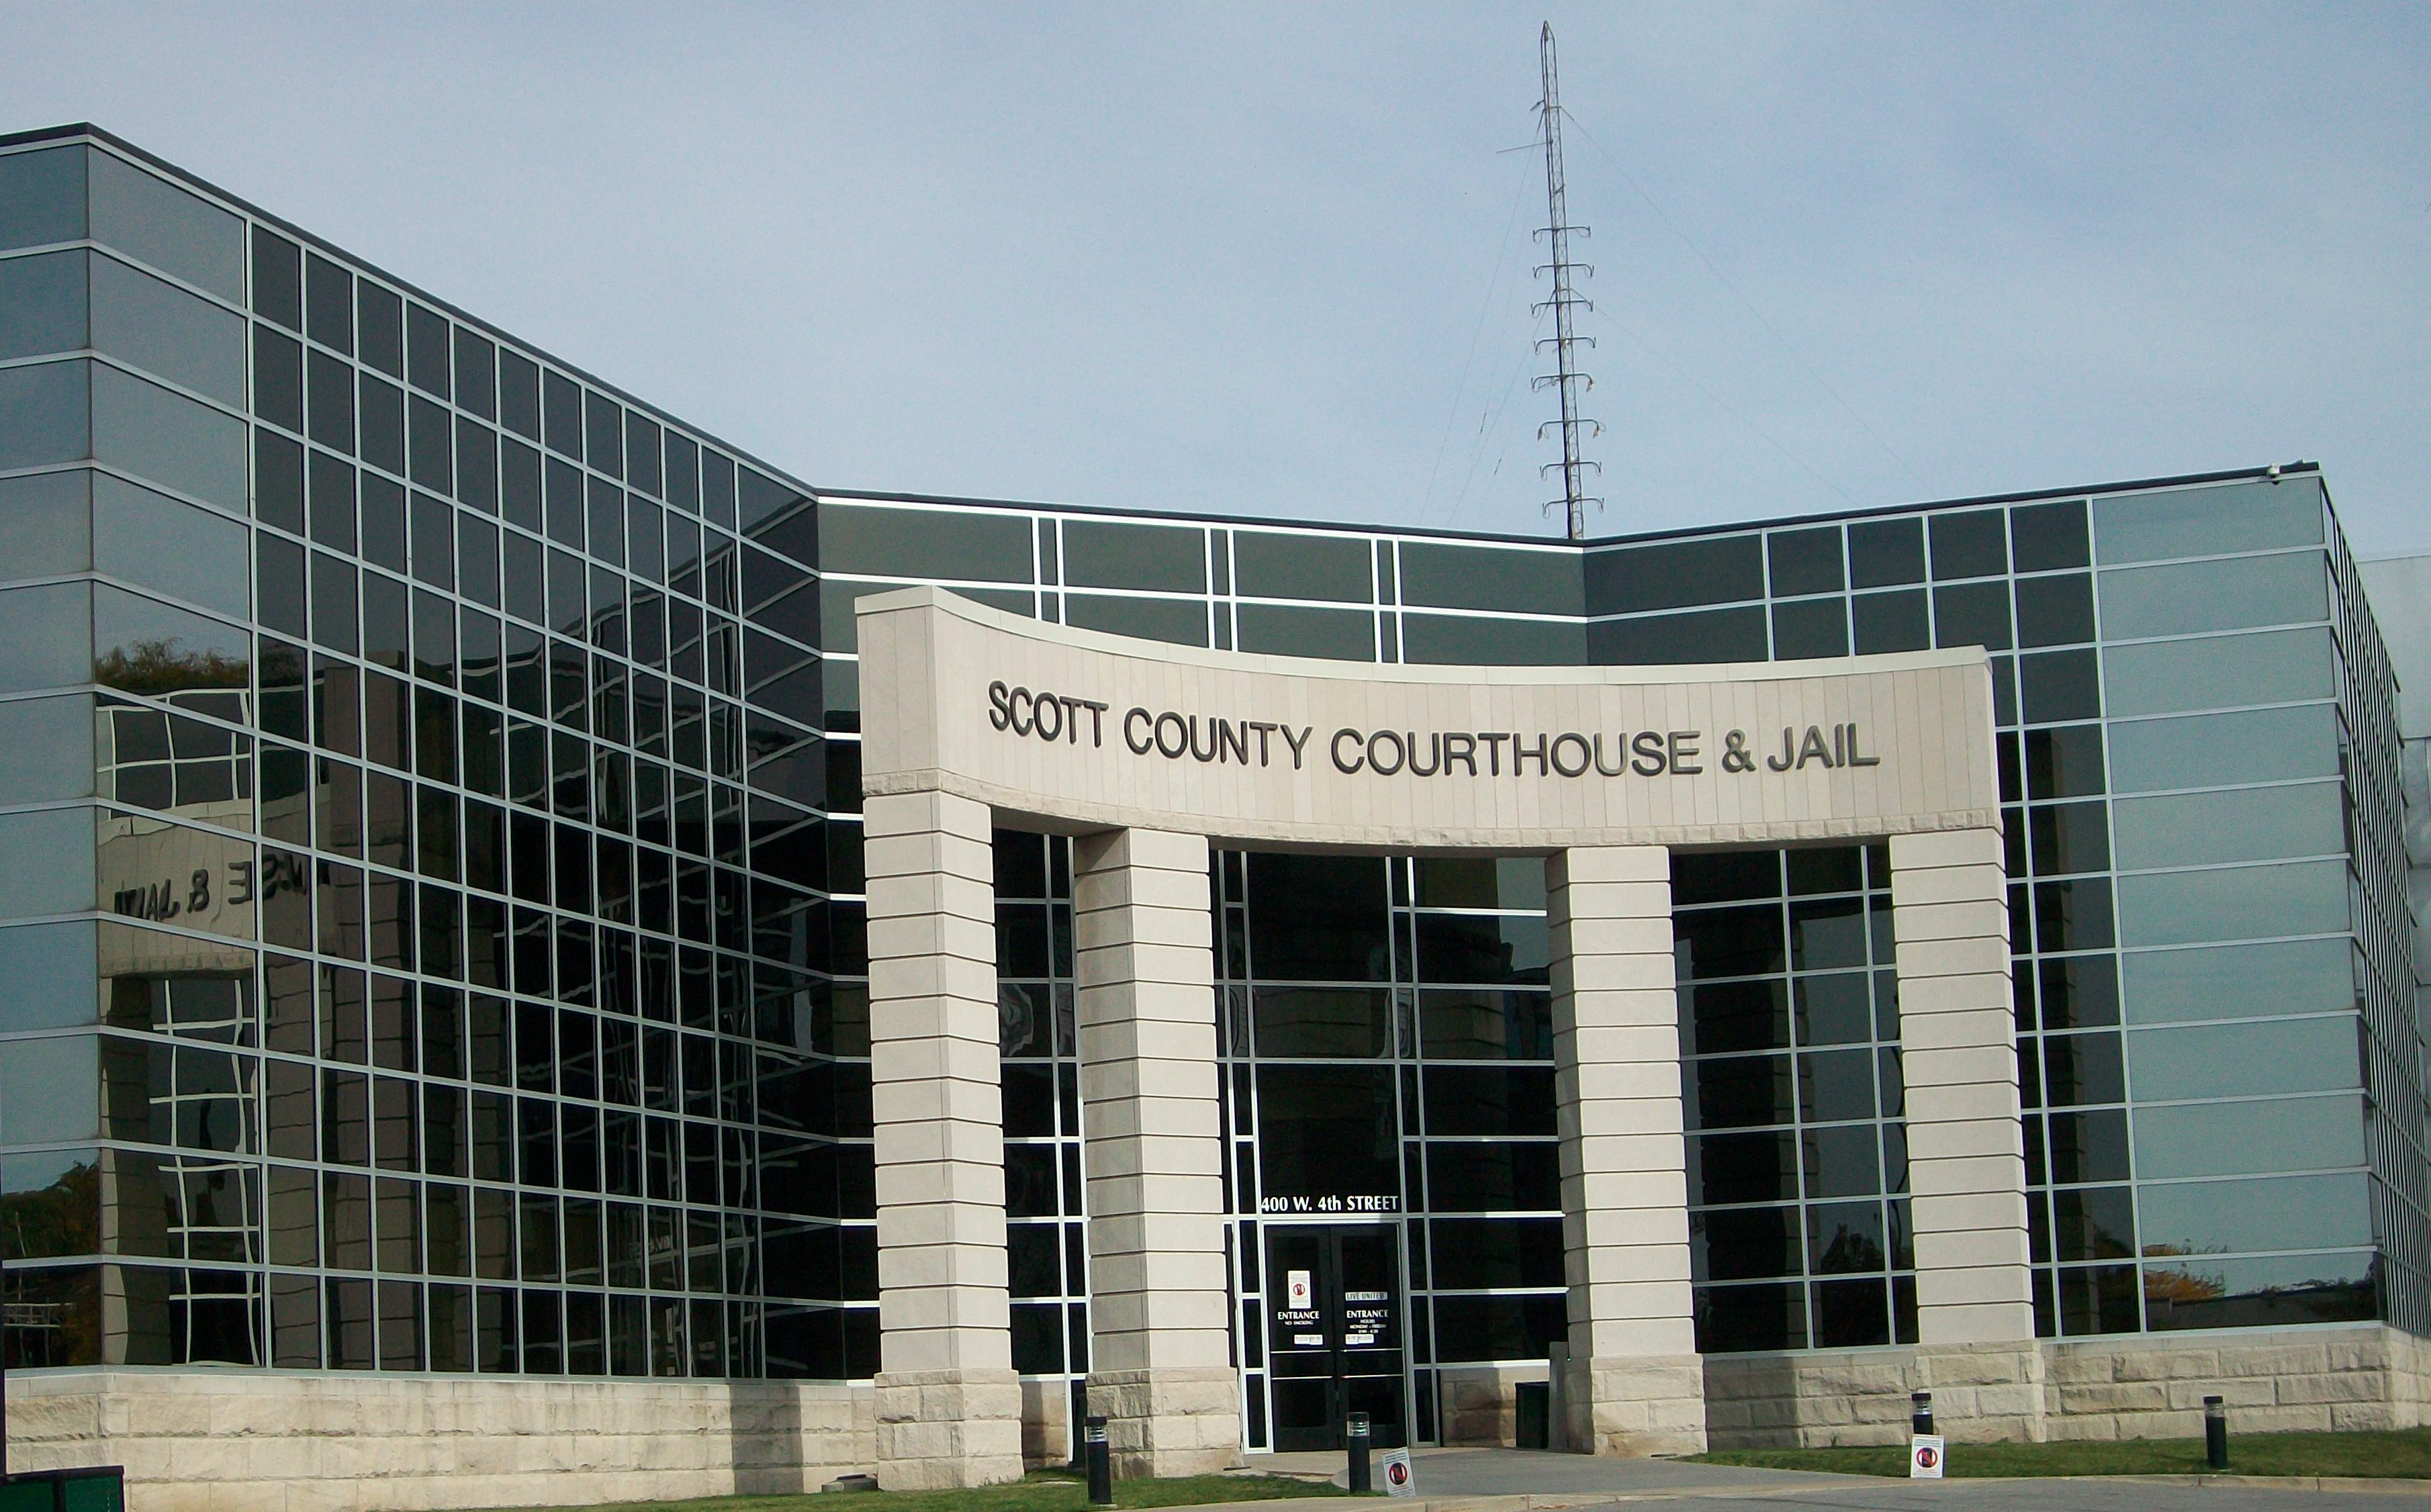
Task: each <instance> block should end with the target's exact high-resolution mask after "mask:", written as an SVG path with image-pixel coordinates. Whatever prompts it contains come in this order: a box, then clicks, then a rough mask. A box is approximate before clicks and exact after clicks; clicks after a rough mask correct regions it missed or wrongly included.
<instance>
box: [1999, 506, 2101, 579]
mask: <svg viewBox="0 0 2431 1512" xmlns="http://www.w3.org/2000/svg"><path fill="white" fill-rule="evenodd" d="M2009 541H2010V546H2011V552H2012V555H2013V557H2014V558H2015V560H2016V562H2017V566H2018V571H2019V572H2021V573H2039V572H2045V571H2048V570H2050V569H2052V568H2057V567H2083V566H2085V565H2086V564H2087V563H2088V562H2090V561H2091V560H2092V559H2093V553H2092V551H2091V549H2090V548H2089V547H2088V545H2087V541H2086V536H2085V501H2084V500H2083V499H2067V500H2063V501H2061V502H2060V503H2058V504H2033V505H2020V507H2017V508H2015V509H2012V510H2010V511H2009Z"/></svg>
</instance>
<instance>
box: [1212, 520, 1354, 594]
mask: <svg viewBox="0 0 2431 1512" xmlns="http://www.w3.org/2000/svg"><path fill="white" fill-rule="evenodd" d="M1232 564H1233V571H1234V573H1235V576H1236V578H1237V582H1236V584H1235V588H1234V591H1236V592H1238V593H1240V594H1241V595H1243V596H1244V597H1248V598H1279V599H1331V600H1334V601H1336V602H1339V603H1345V604H1365V603H1366V602H1367V601H1368V599H1369V598H1370V596H1371V593H1372V587H1371V584H1370V583H1369V580H1368V579H1369V573H1368V557H1367V542H1366V541H1365V540H1356V539H1352V538H1337V537H1328V536H1267V535H1260V534H1258V533H1256V532H1254V531H1248V530H1244V531H1240V532H1238V533H1236V534H1235V535H1234V536H1233V537H1232Z"/></svg>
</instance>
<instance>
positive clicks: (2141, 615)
mask: <svg viewBox="0 0 2431 1512" xmlns="http://www.w3.org/2000/svg"><path fill="white" fill-rule="evenodd" d="M2329 614H2330V606H2329V570H2328V564H2327V563H2326V562H2325V561H2324V560H2323V559H2322V555H2321V554H2320V553H2319V552H2289V553H2285V554H2282V555H2279V556H2273V557H2230V558H2228V559H2226V560H2224V561H2212V562H2184V563H2179V564H2177V565H2175V566H2170V567H2138V568H2132V569H2128V570H2125V571H2112V572H2106V573H2103V574H2102V629H2103V633H2104V635H2105V636H2107V637H2108V638H2109V639H2111V640H2137V639H2139V638H2142V637H2147V636H2173V635H2199V634H2203V633H2205V632H2207V631H2217V630H2237V629H2243V628H2245V627H2246V626H2249V625H2272V624H2301V623H2310V622H2313V621H2318V620H2326V619H2328V618H2329Z"/></svg>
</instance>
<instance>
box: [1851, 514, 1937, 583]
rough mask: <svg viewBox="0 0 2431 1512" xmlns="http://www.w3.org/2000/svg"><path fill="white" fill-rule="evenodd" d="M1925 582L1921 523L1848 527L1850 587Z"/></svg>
mask: <svg viewBox="0 0 2431 1512" xmlns="http://www.w3.org/2000/svg"><path fill="white" fill-rule="evenodd" d="M1923 581H1924V522H1922V521H1920V520H1858V521H1853V522H1851V523H1850V525H1849V586H1850V587H1852V588H1887V587H1889V586H1890V585H1892V584H1894V583H1921V582H1923Z"/></svg>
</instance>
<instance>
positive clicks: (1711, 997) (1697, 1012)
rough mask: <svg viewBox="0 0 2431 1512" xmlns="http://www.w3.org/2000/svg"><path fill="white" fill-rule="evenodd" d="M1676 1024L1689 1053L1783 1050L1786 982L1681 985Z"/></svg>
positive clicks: (1786, 1033) (1786, 1040) (1786, 1044)
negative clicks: (1678, 1018)
mask: <svg viewBox="0 0 2431 1512" xmlns="http://www.w3.org/2000/svg"><path fill="white" fill-rule="evenodd" d="M1680 1027H1681V1035H1680V1038H1681V1049H1682V1051H1683V1053H1685V1054H1687V1055H1728V1054H1730V1053H1731V1052H1733V1051H1740V1050H1786V1049H1788V1048H1789V992H1788V985H1787V984H1786V983H1785V982H1782V981H1780V980H1777V979H1776V980H1773V981H1769V982H1724V983H1718V984H1712V985H1708V986H1704V987H1684V988H1682V989H1680ZM1711 1200H1712V1201H1715V1202H1721V1201H1725V1200H1726V1199H1723V1198H1714V1199H1711Z"/></svg>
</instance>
